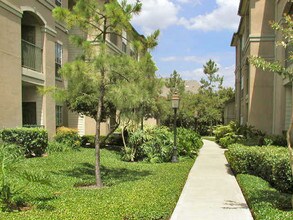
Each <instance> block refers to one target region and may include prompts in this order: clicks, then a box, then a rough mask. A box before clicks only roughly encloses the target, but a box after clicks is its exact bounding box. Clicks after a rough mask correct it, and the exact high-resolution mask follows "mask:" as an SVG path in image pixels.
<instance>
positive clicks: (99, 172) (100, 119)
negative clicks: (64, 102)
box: [95, 74, 105, 188]
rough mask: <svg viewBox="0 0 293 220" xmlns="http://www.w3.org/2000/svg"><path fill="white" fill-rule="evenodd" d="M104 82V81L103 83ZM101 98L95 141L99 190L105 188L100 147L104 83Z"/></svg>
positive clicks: (101, 88)
mask: <svg viewBox="0 0 293 220" xmlns="http://www.w3.org/2000/svg"><path fill="white" fill-rule="evenodd" d="M103 75H104V74H102V76H103ZM102 82H103V81H102ZM100 92H101V93H100V97H99V102H98V106H97V119H96V139H95V150H96V164H95V176H96V186H97V187H98V188H101V187H103V183H102V179H101V170H100V146H101V138H100V137H101V131H100V128H101V121H102V106H103V101H104V94H105V88H104V86H103V83H102V85H101V87H100Z"/></svg>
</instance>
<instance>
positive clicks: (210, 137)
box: [202, 136, 215, 141]
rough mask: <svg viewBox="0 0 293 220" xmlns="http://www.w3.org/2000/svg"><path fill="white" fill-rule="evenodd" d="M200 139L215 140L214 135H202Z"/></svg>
mask: <svg viewBox="0 0 293 220" xmlns="http://www.w3.org/2000/svg"><path fill="white" fill-rule="evenodd" d="M202 139H204V140H208V141H215V137H214V136H203V137H202Z"/></svg>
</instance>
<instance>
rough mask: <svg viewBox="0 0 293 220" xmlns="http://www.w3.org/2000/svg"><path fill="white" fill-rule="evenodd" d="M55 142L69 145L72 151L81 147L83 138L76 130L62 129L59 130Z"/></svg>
mask: <svg viewBox="0 0 293 220" xmlns="http://www.w3.org/2000/svg"><path fill="white" fill-rule="evenodd" d="M54 140H55V141H56V142H57V143H61V144H64V145H67V146H68V147H70V148H71V149H78V148H79V147H80V141H81V138H80V136H79V135H78V132H77V130H76V129H72V128H66V127H60V128H58V129H57V132H56V135H55V137H54Z"/></svg>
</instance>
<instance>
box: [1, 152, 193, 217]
mask: <svg viewBox="0 0 293 220" xmlns="http://www.w3.org/2000/svg"><path fill="white" fill-rule="evenodd" d="M193 162H194V160H193V159H182V160H181V162H180V163H177V164H172V163H165V164H147V163H127V162H122V161H121V160H120V156H119V155H118V154H117V153H115V152H114V151H109V150H105V149H103V150H102V151H101V163H102V166H103V167H102V179H103V182H104V184H105V187H104V188H102V189H82V188H76V187H74V186H76V185H82V184H84V183H93V182H94V179H95V177H94V149H81V150H80V151H70V152H64V153H53V154H51V155H49V156H48V157H44V158H32V159H26V160H25V162H24V163H22V164H20V165H19V168H18V169H19V170H20V171H21V170H23V169H30V170H31V171H34V172H37V173H42V174H43V175H45V176H47V178H48V179H49V180H50V181H51V184H52V186H47V185H40V184H37V183H34V184H30V185H27V186H26V187H25V188H24V189H22V194H23V195H26V196H24V199H25V201H26V202H29V203H30V204H31V205H32V209H31V210H28V211H22V212H14V213H3V212H1V211H0V219H7V220H8V219H26V220H27V219H50V220H52V219H56V220H57V219H79V220H81V219H86V220H89V219H99V220H109V219H110V220H111V219H123V220H126V219H146V220H151V219H168V218H169V217H170V215H171V214H172V211H173V209H174V207H175V205H176V202H177V200H178V198H179V195H180V193H181V190H182V188H183V186H184V184H185V181H186V178H187V175H188V173H189V170H190V169H191V166H192V165H193ZM13 182H14V183H15V185H16V186H17V187H20V186H22V185H23V183H22V182H21V181H20V180H14V181H13Z"/></svg>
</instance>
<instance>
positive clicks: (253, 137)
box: [213, 122, 287, 148]
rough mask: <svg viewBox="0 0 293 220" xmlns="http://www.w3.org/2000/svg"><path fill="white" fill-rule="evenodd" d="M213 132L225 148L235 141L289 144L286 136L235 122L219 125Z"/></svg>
mask: <svg viewBox="0 0 293 220" xmlns="http://www.w3.org/2000/svg"><path fill="white" fill-rule="evenodd" d="M213 132H214V134H215V140H216V142H217V143H218V144H220V145H221V146H222V147H225V148H227V147H228V146H229V145H230V144H234V143H241V144H244V145H247V146H255V145H258V146H263V145H266V146H269V145H274V146H287V141H286V138H285V137H284V136H281V135H266V134H265V133H263V132H261V131H260V130H257V129H255V128H254V127H253V126H248V125H238V124H236V123H235V122H230V124H228V125H220V126H217V127H216V128H215V129H214V131H213Z"/></svg>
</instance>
